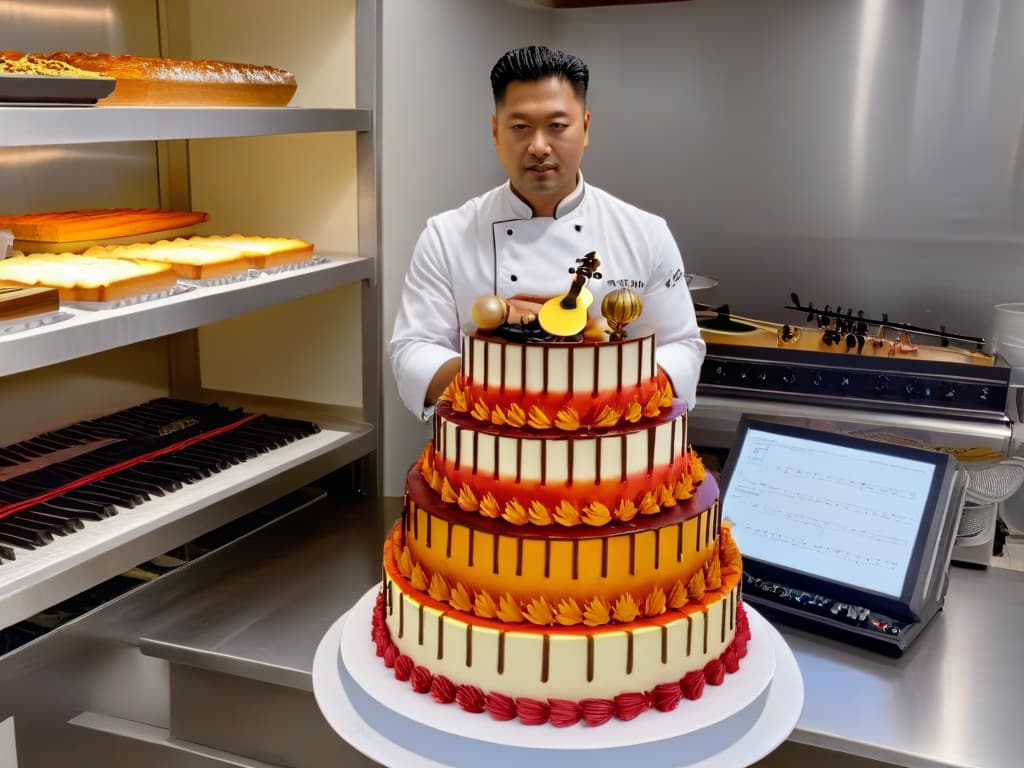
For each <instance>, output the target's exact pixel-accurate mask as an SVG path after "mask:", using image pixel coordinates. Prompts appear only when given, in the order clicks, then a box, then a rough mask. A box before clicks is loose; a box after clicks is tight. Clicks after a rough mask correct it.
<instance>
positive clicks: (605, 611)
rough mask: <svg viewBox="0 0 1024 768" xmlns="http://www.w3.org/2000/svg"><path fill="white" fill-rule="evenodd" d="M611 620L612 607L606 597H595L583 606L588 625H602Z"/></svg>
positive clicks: (584, 621)
mask: <svg viewBox="0 0 1024 768" xmlns="http://www.w3.org/2000/svg"><path fill="white" fill-rule="evenodd" d="M611 620H612V616H611V608H610V607H609V605H608V603H607V601H606V600H604V598H601V597H595V598H594V599H593V600H591V601H590V602H589V603H587V604H586V606H585V607H584V608H583V623H584V624H586V625H587V626H588V627H601V626H604V625H605V624H607V623H608V622H609V621H611Z"/></svg>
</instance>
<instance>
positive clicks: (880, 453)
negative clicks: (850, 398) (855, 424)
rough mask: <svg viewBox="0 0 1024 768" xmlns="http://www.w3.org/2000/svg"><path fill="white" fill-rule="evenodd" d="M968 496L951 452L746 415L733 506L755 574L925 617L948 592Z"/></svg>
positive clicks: (733, 470) (737, 449)
mask: <svg viewBox="0 0 1024 768" xmlns="http://www.w3.org/2000/svg"><path fill="white" fill-rule="evenodd" d="M962 494H963V484H962V482H961V481H959V480H958V473H957V471H956V460H955V459H954V458H953V457H951V456H949V455H947V454H944V453H941V452H938V451H930V450H926V449H922V448H915V447H909V446H906V445H898V444H893V443H885V442H878V441H875V440H870V439H866V438H861V437H854V436H850V435H846V434H840V433H835V432H830V431H826V430H819V429H812V428H809V427H806V426H801V425H794V424H786V423H780V422H774V421H764V420H757V419H752V418H749V417H744V418H743V419H742V420H741V422H740V425H739V429H738V430H737V435H736V441H735V443H734V445H733V447H732V449H731V451H730V453H729V458H728V461H727V463H726V466H725V470H724V472H723V477H722V516H723V518H724V519H725V520H727V521H729V522H731V524H732V527H733V535H734V537H735V539H736V541H737V543H738V544H739V546H740V549H741V551H742V552H743V558H744V564H745V567H744V570H745V571H747V572H748V573H754V574H758V575H759V576H763V577H765V578H771V579H773V580H775V581H777V582H779V583H783V584H788V585H792V586H794V587H797V588H799V589H802V590H817V591H818V592H821V593H825V594H829V595H831V596H834V597H835V598H836V599H837V600H843V601H847V602H849V603H850V604H855V605H857V606H867V607H868V608H870V609H872V610H876V611H882V612H884V613H886V614H887V615H890V616H896V617H899V618H902V619H906V620H908V621H911V622H915V621H919V620H921V619H922V618H925V616H926V615H927V618H930V615H931V614H932V613H934V611H935V610H938V607H939V606H941V603H942V600H943V598H944V596H945V588H946V578H947V569H948V565H949V556H950V551H951V548H952V543H953V539H954V537H955V531H956V524H957V520H958V518H959V510H960V505H961V504H962ZM925 620H927V619H926V618H925Z"/></svg>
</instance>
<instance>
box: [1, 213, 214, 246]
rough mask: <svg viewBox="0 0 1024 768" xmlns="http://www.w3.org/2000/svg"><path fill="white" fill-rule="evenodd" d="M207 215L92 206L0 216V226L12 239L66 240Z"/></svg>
mask: <svg viewBox="0 0 1024 768" xmlns="http://www.w3.org/2000/svg"><path fill="white" fill-rule="evenodd" d="M208 218H209V216H207V214H205V213H203V212H202V211H162V210H157V209H153V208H99V209H95V208H94V209H84V210H76V211H54V212H50V213H25V214H20V215H17V216H0V229H9V230H11V231H12V232H13V233H14V239H15V240H22V241H32V242H45V243H70V242H76V241H96V240H103V239H107V238H114V237H129V236H132V235H139V234H144V233H148V232H161V231H163V230H173V229H180V228H181V227H189V226H192V225H194V224H199V223H200V222H203V221H206V220H207V219H208Z"/></svg>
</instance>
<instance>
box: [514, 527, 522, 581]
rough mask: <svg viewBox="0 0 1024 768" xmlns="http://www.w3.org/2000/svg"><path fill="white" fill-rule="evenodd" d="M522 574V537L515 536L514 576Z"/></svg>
mask: <svg viewBox="0 0 1024 768" xmlns="http://www.w3.org/2000/svg"><path fill="white" fill-rule="evenodd" d="M522 575H523V539H522V537H521V536H517V537H516V576H522Z"/></svg>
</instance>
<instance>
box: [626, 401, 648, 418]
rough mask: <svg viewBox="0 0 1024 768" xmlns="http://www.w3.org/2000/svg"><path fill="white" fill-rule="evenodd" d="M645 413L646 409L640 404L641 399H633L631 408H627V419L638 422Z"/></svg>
mask: <svg viewBox="0 0 1024 768" xmlns="http://www.w3.org/2000/svg"><path fill="white" fill-rule="evenodd" d="M643 415H644V410H643V408H642V407H641V406H640V401H639V400H633V402H631V403H630V404H629V408H628V409H627V410H626V421H628V422H629V423H630V424H636V423H637V422H638V421H640V418H641V417H642V416H643Z"/></svg>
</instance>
